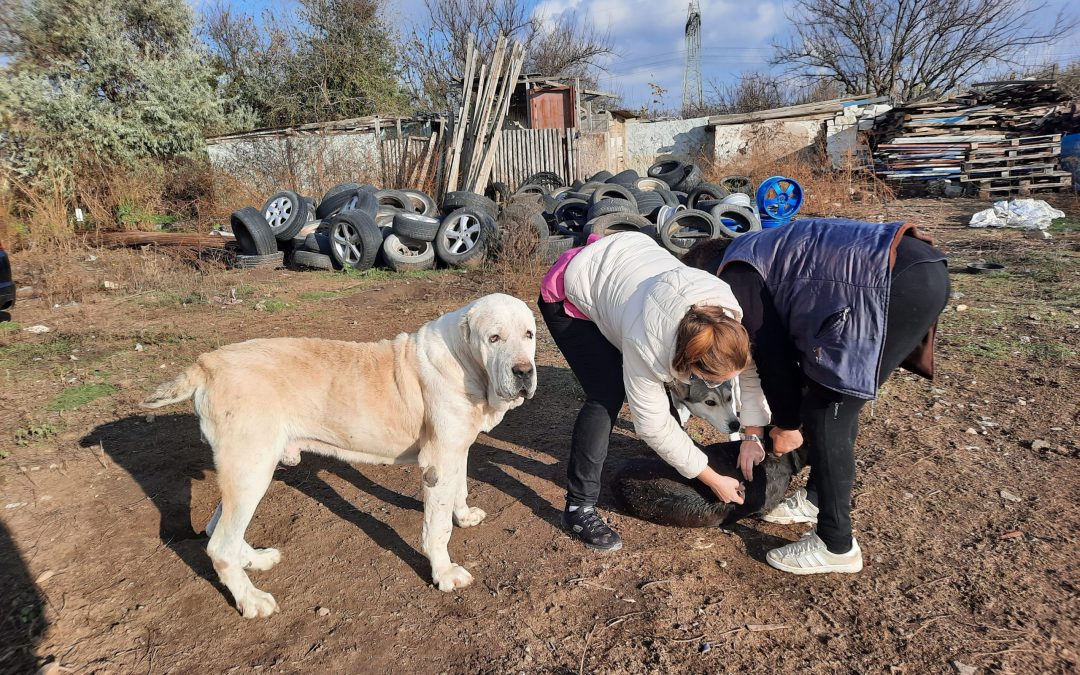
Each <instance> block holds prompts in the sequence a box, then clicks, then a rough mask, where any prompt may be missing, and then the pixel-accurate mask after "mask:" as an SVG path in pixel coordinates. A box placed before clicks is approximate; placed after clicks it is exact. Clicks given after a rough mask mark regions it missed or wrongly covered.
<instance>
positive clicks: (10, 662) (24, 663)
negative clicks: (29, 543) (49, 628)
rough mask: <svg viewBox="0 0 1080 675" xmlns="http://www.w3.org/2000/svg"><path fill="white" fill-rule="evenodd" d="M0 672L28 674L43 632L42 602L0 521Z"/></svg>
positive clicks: (43, 606)
mask: <svg viewBox="0 0 1080 675" xmlns="http://www.w3.org/2000/svg"><path fill="white" fill-rule="evenodd" d="M0 598H2V600H0V673H32V672H34V671H36V670H37V667H38V663H37V657H36V656H35V654H34V650H35V648H36V646H37V643H38V640H40V639H41V635H42V633H44V632H45V628H46V620H45V603H44V601H43V599H42V597H41V593H40V592H39V591H38V589H37V586H35V585H34V581H33V579H31V578H30V571H29V569H27V567H26V563H25V562H23V559H22V555H20V553H19V549H18V547H17V546H16V545H15V541H14V540H13V539H12V538H11V533H10V532H8V529H7V527H6V526H5V525H4V523H3V522H0Z"/></svg>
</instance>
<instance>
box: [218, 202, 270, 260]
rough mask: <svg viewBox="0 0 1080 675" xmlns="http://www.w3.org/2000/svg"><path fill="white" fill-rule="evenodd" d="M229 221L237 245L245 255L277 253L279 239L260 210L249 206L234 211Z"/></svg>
mask: <svg viewBox="0 0 1080 675" xmlns="http://www.w3.org/2000/svg"><path fill="white" fill-rule="evenodd" d="M229 221H230V225H231V227H232V232H233V236H235V237H236V243H237V244H238V245H239V246H240V252H241V253H243V254H244V255H248V256H252V255H273V254H274V253H276V252H277V250H278V246H277V237H275V236H274V233H273V231H272V230H271V229H270V224H269V223H267V222H266V218H265V217H264V216H263V214H262V213H260V212H259V210H258V209H256V208H254V207H251V206H247V207H244V208H242V209H240V210H239V211H233V214H232V216H231V217H230V219H229Z"/></svg>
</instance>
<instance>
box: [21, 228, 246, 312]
mask: <svg viewBox="0 0 1080 675" xmlns="http://www.w3.org/2000/svg"><path fill="white" fill-rule="evenodd" d="M13 264H14V267H15V274H16V277H17V278H18V280H19V286H20V287H22V286H32V287H33V289H34V294H35V295H37V296H40V297H42V298H44V299H45V300H46V301H47V302H48V303H49V304H50V305H51V304H66V303H69V302H82V301H83V300H85V299H86V298H87V297H89V296H91V295H93V294H95V293H106V294H108V293H115V294H120V295H132V294H135V295H139V294H142V295H151V294H158V295H160V296H161V298H164V299H165V300H164V301H165V302H172V301H175V302H176V303H177V304H179V303H180V302H185V301H186V302H206V301H208V300H209V299H210V298H212V297H213V296H214V295H223V294H226V293H227V292H228V288H226V286H227V281H228V280H227V277H226V275H225V269H226V268H225V265H224V263H222V262H220V261H219V260H215V258H214V256H213V253H212V252H211V253H209V254H204V255H203V256H199V255H197V254H195V253H194V252H191V251H186V250H170V249H156V248H153V247H146V248H143V249H99V248H92V247H89V246H86V245H84V244H82V243H81V242H80V241H79V240H78V239H76V238H68V239H64V240H57V241H54V242H51V243H50V244H48V245H37V246H35V247H34V248H33V249H28V250H24V251H22V252H20V253H19V254H18V255H15V256H13Z"/></svg>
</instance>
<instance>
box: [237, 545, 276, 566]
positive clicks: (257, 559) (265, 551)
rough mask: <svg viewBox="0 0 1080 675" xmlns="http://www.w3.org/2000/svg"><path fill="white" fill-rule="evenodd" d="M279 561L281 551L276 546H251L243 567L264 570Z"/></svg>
mask: <svg viewBox="0 0 1080 675" xmlns="http://www.w3.org/2000/svg"><path fill="white" fill-rule="evenodd" d="M279 562H281V551H279V550H277V549H276V548H253V549H251V551H249V552H248V560H247V564H246V565H244V569H248V570H255V571H256V572H265V571H266V570H268V569H270V568H271V567H273V566H274V565H276V564H278V563H279Z"/></svg>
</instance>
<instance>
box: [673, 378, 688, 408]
mask: <svg viewBox="0 0 1080 675" xmlns="http://www.w3.org/2000/svg"><path fill="white" fill-rule="evenodd" d="M668 391H669V392H670V393H671V398H672V399H674V400H675V402H676V403H679V402H682V401H685V400H686V399H687V397H688V396H689V395H690V385H688V384H686V383H685V382H679V381H678V380H672V381H671V384H669V385H668Z"/></svg>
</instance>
